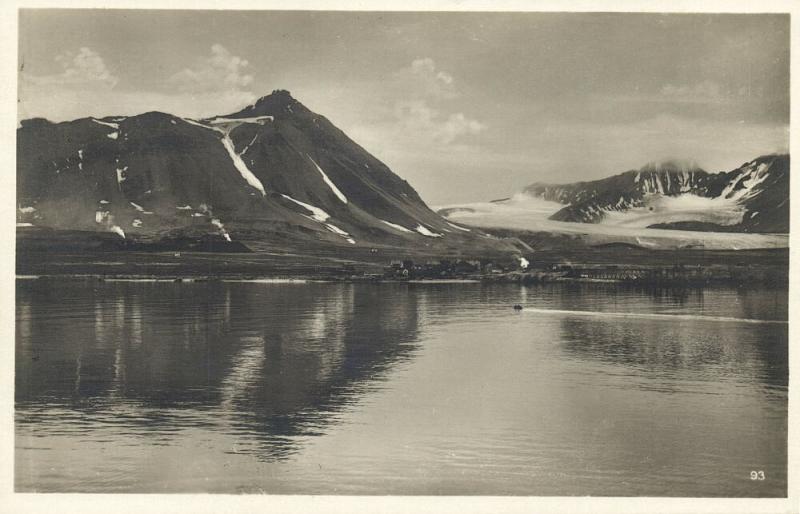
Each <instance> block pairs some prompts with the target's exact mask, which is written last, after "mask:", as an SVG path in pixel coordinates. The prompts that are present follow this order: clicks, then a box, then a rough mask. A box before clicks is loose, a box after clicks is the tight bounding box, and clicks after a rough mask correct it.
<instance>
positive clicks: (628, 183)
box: [524, 155, 789, 233]
mask: <svg viewBox="0 0 800 514" xmlns="http://www.w3.org/2000/svg"><path fill="white" fill-rule="evenodd" d="M524 193H525V194H527V195H530V196H533V197H538V198H542V199H544V200H548V201H552V202H558V203H560V204H562V205H563V207H562V208H561V209H560V210H558V211H557V212H555V214H553V215H551V216H550V218H549V219H551V220H554V221H567V222H580V223H604V224H613V225H620V226H630V227H642V228H645V227H649V228H670V229H686V230H699V231H721V232H761V233H787V232H789V156H788V155H765V156H762V157H758V158H756V159H753V160H752V161H750V162H746V163H744V164H742V165H741V166H740V167H738V168H736V169H734V170H731V171H728V172H721V173H708V172H706V171H704V170H702V169H700V168H699V167H697V166H696V165H691V164H686V163H678V162H665V163H660V164H648V165H646V166H644V167H642V168H641V169H638V170H630V171H626V172H624V173H621V174H619V175H614V176H612V177H608V178H604V179H600V180H595V181H591V182H576V183H572V184H563V185H552V184H539V183H536V184H532V185H530V186H528V187H526V188H525V190H524Z"/></svg>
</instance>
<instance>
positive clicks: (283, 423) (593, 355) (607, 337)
mask: <svg viewBox="0 0 800 514" xmlns="http://www.w3.org/2000/svg"><path fill="white" fill-rule="evenodd" d="M515 304H520V305H522V306H523V307H524V308H523V310H522V311H517V310H514V309H512V308H511V307H512V306H513V305H515ZM16 315H17V323H16V335H17V337H16V354H15V357H16V389H15V396H16V406H15V407H16V410H15V436H16V439H15V447H16V453H15V487H16V488H17V490H18V491H29V492H30V491H50V492H219V493H231V492H248V493H252V492H257V493H283V494H423V495H426V494H453V495H474V494H488V495H558V496H563V495H566V496H575V495H577V496H583V495H600V496H750V497H760V496H764V497H776V496H778V497H780V496H785V494H786V484H787V481H786V475H787V469H786V467H787V460H786V451H787V440H786V437H787V431H788V421H787V404H788V366H787V355H788V324H787V323H786V320H787V318H788V295H787V292H786V290H773V289H749V290H745V289H732V288H724V287H718V288H713V287H712V288H706V289H687V290H674V289H656V290H638V289H635V288H627V287H622V286H619V285H613V284H601V283H594V284H564V283H562V284H548V285H540V286H535V287H520V286H518V285H510V284H345V283H327V284H322V283H320V284H315V283H308V284H302V283H294V284H262V283H226V282H198V283H185V282H184V283H171V282H159V283H148V282H119V281H118V282H114V281H105V282H98V281H91V280H74V279H73V280H68V279H39V280H18V281H17V303H16ZM751 470H761V471H763V472H764V474H765V476H766V477H767V478H766V479H765V480H764V481H752V480H750V478H749V477H750V471H751Z"/></svg>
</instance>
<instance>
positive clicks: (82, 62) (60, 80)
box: [25, 46, 119, 88]
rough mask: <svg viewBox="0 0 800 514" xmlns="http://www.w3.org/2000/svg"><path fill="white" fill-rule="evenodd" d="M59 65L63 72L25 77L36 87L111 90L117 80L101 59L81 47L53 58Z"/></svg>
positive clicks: (96, 54) (95, 53)
mask: <svg viewBox="0 0 800 514" xmlns="http://www.w3.org/2000/svg"><path fill="white" fill-rule="evenodd" d="M55 60H56V62H58V63H59V64H61V66H62V68H63V69H64V71H63V72H61V73H57V74H53V75H26V76H25V77H26V78H27V79H28V80H29V81H31V82H32V83H34V84H38V85H54V86H55V85H60V86H87V85H94V86H104V87H108V88H113V87H114V86H115V85H116V84H117V82H119V79H118V78H117V77H116V76H115V75H113V74H112V73H111V71H109V69H108V67H107V66H106V63H105V61H104V60H103V58H102V57H101V56H100V54H98V53H97V52H95V51H94V50H92V49H91V48H88V47H85V46H83V47H81V48H80V49H79V50H78V52H77V53H76V52H71V51H68V52H64V53H62V54H59V55H57V56H56V58H55Z"/></svg>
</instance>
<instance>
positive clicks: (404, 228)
mask: <svg viewBox="0 0 800 514" xmlns="http://www.w3.org/2000/svg"><path fill="white" fill-rule="evenodd" d="M380 222H381V223H383V224H385V225H389V226H390V227H392V228H393V229H395V230H399V231H400V232H408V233H409V234H410V233H411V230H409V229H407V228H406V227H404V226H402V225H398V224H396V223H392V222H390V221H386V220H380Z"/></svg>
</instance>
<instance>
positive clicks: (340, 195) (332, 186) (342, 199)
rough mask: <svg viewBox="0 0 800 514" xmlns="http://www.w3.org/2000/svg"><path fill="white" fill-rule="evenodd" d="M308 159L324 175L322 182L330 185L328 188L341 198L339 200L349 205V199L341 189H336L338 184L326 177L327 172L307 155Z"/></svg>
mask: <svg viewBox="0 0 800 514" xmlns="http://www.w3.org/2000/svg"><path fill="white" fill-rule="evenodd" d="M306 157H308V158H309V159H310V160H311V162H313V163H314V166H316V167H317V170H318V171H319V172H320V174H322V180H324V181H325V183H326V184H328V187H329V188H331V191H333V194H335V195H336V197H337V198H339V200H341V201H342V203H347V198H346V197H345V196H344V194H342V192H341V191H339V188H338V187H336V184H334V183H333V181H332V180H331V179H329V178H328V175H326V174H325V172H324V171H322V168H320V167H319V164H317V161H315V160H314V159H312V158H311V156H310V155H308V154H306Z"/></svg>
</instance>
